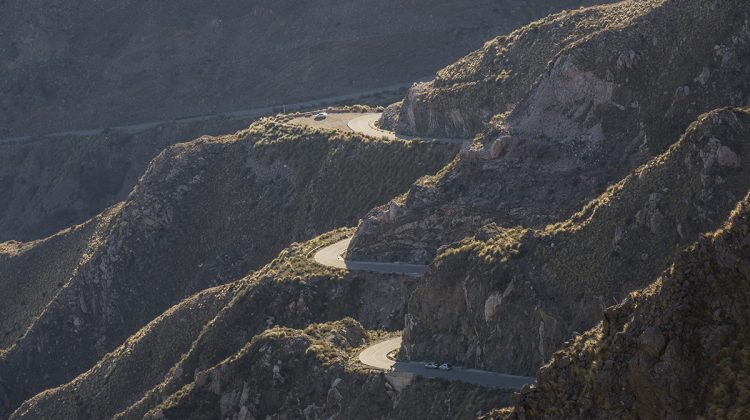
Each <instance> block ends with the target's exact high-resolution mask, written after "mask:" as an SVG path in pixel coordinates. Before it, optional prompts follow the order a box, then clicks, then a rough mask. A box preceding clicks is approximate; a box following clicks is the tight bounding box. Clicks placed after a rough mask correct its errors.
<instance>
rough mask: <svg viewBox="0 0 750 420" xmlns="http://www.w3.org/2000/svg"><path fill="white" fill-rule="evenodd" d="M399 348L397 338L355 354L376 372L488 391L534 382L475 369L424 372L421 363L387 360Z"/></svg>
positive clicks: (530, 379)
mask: <svg viewBox="0 0 750 420" xmlns="http://www.w3.org/2000/svg"><path fill="white" fill-rule="evenodd" d="M399 348H401V337H396V338H391V339H389V340H385V341H381V342H379V343H376V344H373V345H372V346H370V347H368V348H366V349H364V350H363V351H362V353H360V354H359V361H360V362H362V363H363V364H365V365H367V366H369V367H371V368H375V369H380V370H385V371H388V372H396V373H411V374H414V375H418V376H422V377H425V378H438V379H445V380H448V381H461V382H466V383H470V384H475V385H480V386H484V387H488V388H499V389H520V388H522V387H523V386H524V385H526V384H530V383H534V381H536V379H535V378H532V377H526V376H515V375H505V374H502V373H497V372H489V371H485V370H478V369H459V368H454V369H453V370H449V371H445V370H439V369H427V368H425V367H424V363H423V362H400V361H396V360H393V359H390V358H388V354H389V353H391V352H393V351H395V350H398V349H399Z"/></svg>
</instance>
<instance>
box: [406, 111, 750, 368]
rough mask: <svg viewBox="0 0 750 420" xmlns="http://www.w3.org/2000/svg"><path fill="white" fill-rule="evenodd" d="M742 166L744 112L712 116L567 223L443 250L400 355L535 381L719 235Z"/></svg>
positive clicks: (748, 116) (748, 123) (748, 173)
mask: <svg viewBox="0 0 750 420" xmlns="http://www.w3.org/2000/svg"><path fill="white" fill-rule="evenodd" d="M748 157H750V110H747V109H744V110H720V111H716V112H712V113H709V114H706V115H704V116H702V117H701V118H700V119H699V120H698V121H697V122H696V123H695V124H693V125H692V126H691V127H690V129H689V130H688V132H687V133H686V134H685V135H684V136H683V137H682V138H681V139H680V141H678V142H677V143H676V144H675V145H673V146H672V147H671V148H670V149H669V150H668V151H667V152H666V153H664V154H662V155H660V156H658V157H656V158H654V159H653V160H652V161H651V162H649V163H648V164H646V165H644V166H643V167H641V168H639V169H638V170H636V171H635V172H634V173H633V174H632V175H630V176H628V177H627V178H625V179H624V180H623V181H622V182H620V183H618V184H617V185H615V186H613V187H612V188H610V189H608V191H607V192H606V193H605V194H604V195H602V196H600V197H599V198H597V199H596V200H594V201H592V203H590V204H589V205H588V206H587V207H586V208H584V209H583V210H582V211H581V212H579V213H577V214H576V215H574V216H573V217H572V218H571V219H569V220H567V221H565V222H562V223H558V224H555V225H550V226H548V227H546V228H545V229H541V230H533V229H524V228H514V229H506V228H500V227H497V226H496V225H490V226H486V227H485V228H483V229H481V230H480V231H479V233H478V234H477V235H476V236H475V237H473V238H469V239H466V240H464V241H462V242H460V243H458V244H456V245H453V246H450V247H447V248H446V249H444V250H443V251H442V252H441V253H440V254H439V255H438V257H437V259H436V262H435V264H434V266H433V268H432V269H431V270H430V272H429V273H428V275H427V277H426V278H425V280H424V282H423V283H421V284H420V286H419V287H418V288H417V290H416V291H415V293H414V294H413V295H412V297H411V299H410V303H409V309H408V314H407V316H406V327H405V331H404V345H403V350H404V355H405V356H406V357H409V358H412V359H415V360H425V359H429V358H437V359H440V360H453V361H456V362H457V363H459V364H462V365H468V366H479V367H484V368H489V369H491V370H497V371H501V372H511V373H518V374H531V373H533V372H534V371H535V370H536V369H537V368H538V367H539V366H541V365H542V364H543V363H544V362H545V361H546V360H548V359H549V357H550V356H551V354H552V352H553V351H554V350H555V349H556V348H558V347H559V346H560V345H561V344H562V343H563V342H564V341H565V340H567V339H568V338H569V337H570V336H571V335H573V332H574V331H583V330H586V329H588V328H590V327H592V326H593V324H594V322H595V320H596V319H597V317H598V314H599V311H600V309H601V307H602V306H606V305H610V304H612V303H613V302H616V301H619V300H620V299H622V298H623V297H625V296H626V295H627V294H628V293H629V292H630V291H632V290H634V289H637V288H640V287H643V286H645V285H646V283H645V282H648V281H649V280H648V279H653V278H655V277H656V276H657V275H658V274H659V273H660V272H661V271H662V270H664V269H665V268H667V266H668V265H669V263H670V262H671V261H672V260H673V258H674V257H675V255H676V253H677V252H678V251H679V249H681V248H682V247H684V246H686V245H688V244H690V243H692V242H693V241H695V240H696V239H698V237H699V236H700V235H701V234H703V233H706V232H711V231H713V230H715V229H717V228H718V227H720V226H721V225H722V224H723V223H724V221H725V220H726V218H727V216H728V215H729V213H730V212H731V210H732V209H733V208H734V206H735V205H736V203H737V202H738V201H739V200H740V199H741V198H742V197H743V196H744V195H745V193H746V192H747V191H748V190H749V189H750V167H748V165H747V164H746V163H745V161H746V160H747V159H748Z"/></svg>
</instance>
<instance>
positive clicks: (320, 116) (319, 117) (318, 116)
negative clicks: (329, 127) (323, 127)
mask: <svg viewBox="0 0 750 420" xmlns="http://www.w3.org/2000/svg"><path fill="white" fill-rule="evenodd" d="M326 117H328V114H327V113H325V112H318V113H317V114H315V115H314V116H313V119H314V120H315V121H320V120H324V119H326Z"/></svg>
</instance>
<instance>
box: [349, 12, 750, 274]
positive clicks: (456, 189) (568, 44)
mask: <svg viewBox="0 0 750 420" xmlns="http://www.w3.org/2000/svg"><path fill="white" fill-rule="evenodd" d="M568 19H570V20H571V21H570V22H568ZM595 21H598V23H596V24H594V23H592V22H595ZM556 22H557V23H556ZM597 25H604V27H602V28H601V29H598V30H593V29H596V28H599V26H597ZM579 28H582V29H579ZM559 31H563V32H565V33H563V34H561V33H559ZM516 38H518V39H516ZM526 38H528V40H526V41H523V42H525V43H530V42H532V41H533V42H536V43H540V44H542V45H543V46H545V47H548V48H558V49H557V50H556V51H555V53H554V55H553V56H552V58H551V61H550V62H549V64H548V65H547V67H545V68H542V70H541V73H540V75H539V77H538V78H537V79H536V81H535V82H534V83H533V84H532V85H531V87H530V88H529V89H528V90H527V91H525V93H524V94H523V95H521V96H520V99H517V100H516V99H515V98H518V97H519V96H518V95H515V94H512V95H511V94H510V93H508V94H507V95H506V94H505V93H504V92H506V91H507V92H516V91H523V90H524V89H526V87H525V86H526V84H525V83H524V82H523V81H520V79H518V80H519V81H517V82H516V81H515V80H516V79H509V80H511V81H513V82H512V83H511V82H508V84H507V86H506V85H505V84H501V85H499V86H500V87H498V88H497V89H494V90H493V94H492V96H493V97H498V98H505V97H508V98H510V97H513V100H512V101H510V102H512V103H515V102H517V105H515V106H511V105H508V106H506V107H505V108H503V109H506V108H508V109H509V110H508V111H507V112H505V113H502V114H499V115H497V116H495V117H493V118H492V120H491V121H490V122H489V125H488V127H487V128H486V129H485V131H483V132H482V134H481V135H479V136H478V137H477V139H475V141H474V142H473V143H472V144H471V146H470V147H468V148H466V149H465V150H463V151H462V153H461V158H460V159H457V160H456V161H455V162H453V164H452V165H451V166H450V167H448V168H446V169H445V170H444V171H442V172H441V173H440V174H439V176H437V177H435V178H432V179H431V180H429V182H421V183H418V184H416V185H415V186H413V187H412V189H411V190H410V191H409V193H408V194H406V195H405V196H402V197H399V198H398V199H396V200H394V201H393V202H392V203H390V204H389V205H387V206H384V207H381V208H378V209H375V210H373V211H372V212H371V213H370V214H369V215H368V217H367V218H366V219H365V220H364V221H363V223H362V224H361V226H360V228H359V230H358V232H357V235H356V237H355V239H354V240H353V241H352V246H351V248H350V251H351V254H352V256H354V257H356V258H358V259H375V260H401V261H409V262H422V263H424V262H429V261H431V260H432V258H433V257H434V256H435V253H436V250H437V249H438V248H439V247H440V246H441V245H445V244H448V243H451V242H454V241H457V240H460V239H462V238H463V237H465V236H469V235H471V234H472V233H473V231H474V229H476V228H478V227H479V226H482V225H484V224H487V223H491V222H494V223H497V224H498V225H501V226H506V227H510V226H516V225H522V226H527V227H542V226H544V225H546V224H548V223H552V222H555V221H558V220H561V219H564V218H566V217H568V216H569V215H570V214H572V213H573V212H575V210H576V209H578V208H580V207H581V206H583V205H584V204H585V203H586V202H587V201H589V200H591V199H593V198H594V197H596V196H597V195H598V194H601V193H602V192H604V190H605V189H606V187H607V186H609V185H611V184H613V183H615V182H618V181H619V180H621V179H622V178H623V177H625V176H626V175H627V174H628V173H629V172H630V171H632V170H633V169H635V168H636V167H638V166H639V165H641V164H643V163H645V162H646V161H648V160H649V159H650V158H651V157H653V156H656V155H658V154H660V153H663V152H664V151H665V150H667V148H668V147H669V146H670V145H671V144H672V142H674V141H675V139H677V138H678V137H679V135H680V134H681V133H682V132H684V130H685V129H686V127H687V126H688V125H689V124H690V123H691V122H692V121H694V120H695V119H696V118H697V117H698V116H699V115H701V114H702V113H705V112H709V111H711V110H713V109H717V108H720V107H725V106H745V105H746V104H748V103H749V102H748V101H749V98H748V92H750V58H749V57H750V4H748V3H747V2H746V1H742V0H722V1H711V2H705V1H698V0H686V1H679V2H674V1H666V2H662V1H626V2H622V3H618V4H616V5H612V6H600V7H598V8H595V9H593V10H592V11H584V12H578V13H573V14H568V15H561V16H558V17H556V18H554V19H549V20H545V21H542V22H541V23H535V24H532V25H530V26H529V27H527V28H524V29H522V30H519V31H517V32H516V33H515V34H514V35H513V36H511V37H510V38H501V39H500V40H498V41H496V43H498V45H497V46H496V47H494V48H501V44H502V42H508V43H510V42H512V43H513V44H514V45H515V43H516V42H522V41H521V40H525V39H526ZM560 39H564V40H566V41H565V42H561V41H559V40H560ZM523 42H522V43H523ZM555 46H557V47H555ZM503 48H509V49H512V48H513V47H511V46H510V45H507V46H506V47H503ZM508 54H510V53H508ZM543 56H544V55H542V57H543ZM502 57H504V55H502V54H501V56H500V62H499V63H498V64H491V63H492V61H491V60H488V59H486V58H483V56H482V54H475V55H473V56H470V57H468V58H467V59H466V61H465V62H462V63H461V64H460V65H458V68H460V69H471V71H475V72H478V73H482V72H486V73H487V74H495V75H497V76H498V77H500V75H501V74H502V72H503V69H505V66H506V64H503V63H504V62H503V61H502ZM513 57H514V58H513V60H511V61H509V64H507V66H510V67H511V68H516V67H519V66H520V67H524V66H525V67H529V68H531V67H533V66H532V64H531V63H532V61H531V60H533V61H534V62H535V60H537V58H538V55H537V54H520V53H518V54H515V55H513ZM516 57H517V58H516ZM509 60H510V58H509ZM524 60H530V61H529V62H528V63H527V62H526V61H524ZM452 71H455V72H458V70H457V68H454V69H452V70H446V72H448V73H451V72H452ZM466 71H468V70H466ZM514 71H515V70H514ZM451 74H452V73H451ZM443 77H446V76H443ZM456 77H458V76H456ZM509 77H510V76H509ZM476 83H479V84H480V87H477V88H476V89H477V90H478V91H481V90H483V89H484V86H485V85H484V84H483V83H485V82H484V79H482V82H476ZM487 89H489V88H487ZM457 97H458V98H460V99H461V101H456V104H455V105H454V106H452V107H451V109H456V110H462V109H464V108H462V107H464V106H465V107H467V109H471V107H472V104H473V103H474V101H473V97H472V96H471V93H470V92H469V93H467V96H460V95H459V96H457ZM425 98H426V99H425V101H424V103H425V104H426V105H425V106H428V105H429V103H430V102H429V101H428V100H427V99H428V98H430V100H434V101H435V102H436V103H439V102H440V101H441V99H440V98H442V96H440V95H439V94H438V93H437V91H436V92H435V97H434V98H432V97H431V96H429V95H428V96H426V97H425ZM480 102H481V101H480ZM456 112H460V111H456ZM413 114H414V115H415V116H416V115H421V114H420V113H418V112H414V113H413ZM488 119H489V117H488ZM436 120H439V121H450V119H449V118H443V117H440V118H436ZM425 124H427V123H425Z"/></svg>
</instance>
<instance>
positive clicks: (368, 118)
mask: <svg viewBox="0 0 750 420" xmlns="http://www.w3.org/2000/svg"><path fill="white" fill-rule="evenodd" d="M382 115H383V114H382V113H379V112H371V113H366V114H362V115H360V116H356V117H354V118H352V119H351V120H349V128H350V129H351V130H352V131H356V132H357V133H361V134H365V135H367V136H371V137H385V138H388V139H391V140H395V139H400V140H419V141H422V142H425V143H443V144H463V143H464V142H466V141H467V139H451V138H443V137H414V136H406V135H403V134H397V133H394V132H393V131H388V130H383V129H382V128H379V127H378V126H376V125H375V122H377V121H378V120H380V117H381V116H382Z"/></svg>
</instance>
